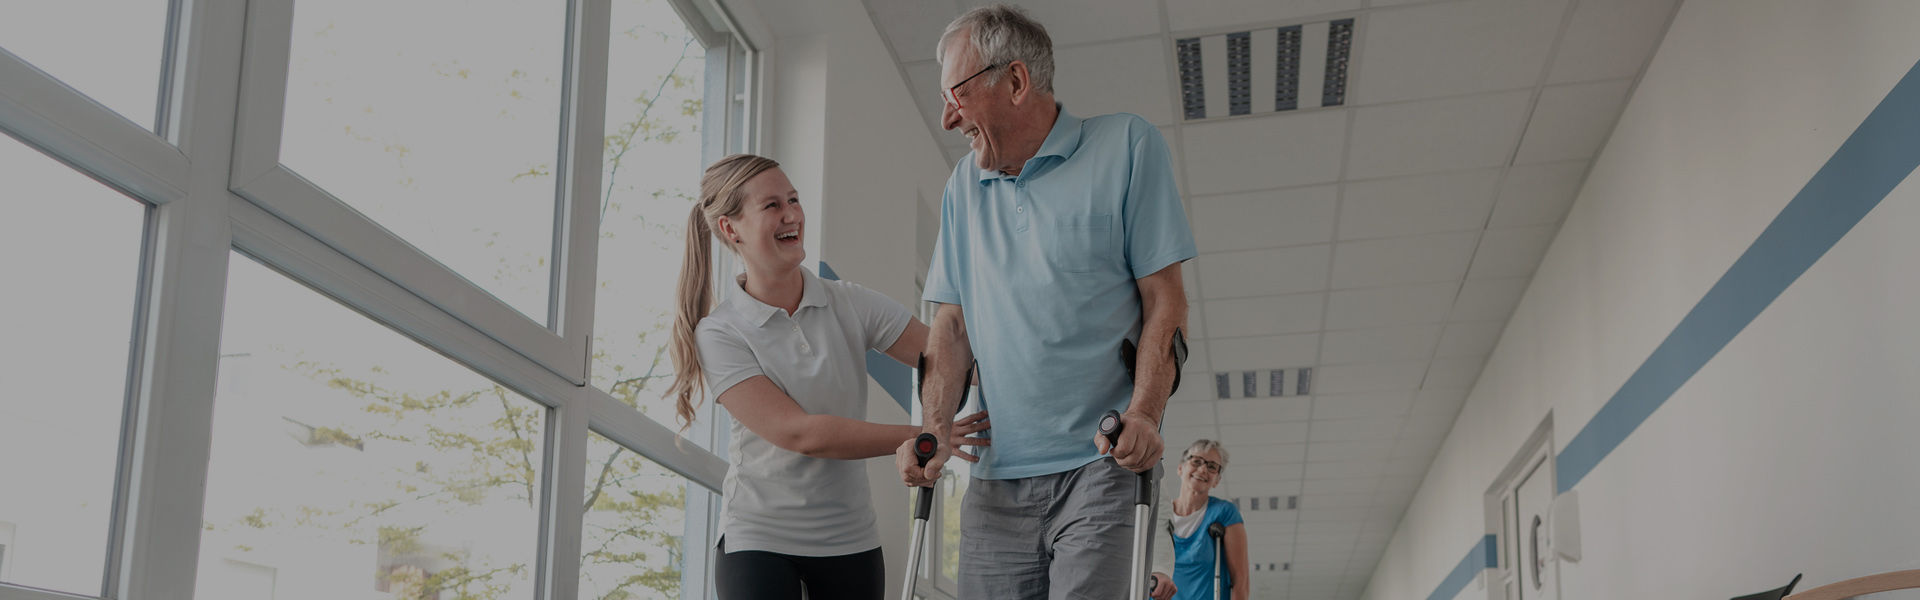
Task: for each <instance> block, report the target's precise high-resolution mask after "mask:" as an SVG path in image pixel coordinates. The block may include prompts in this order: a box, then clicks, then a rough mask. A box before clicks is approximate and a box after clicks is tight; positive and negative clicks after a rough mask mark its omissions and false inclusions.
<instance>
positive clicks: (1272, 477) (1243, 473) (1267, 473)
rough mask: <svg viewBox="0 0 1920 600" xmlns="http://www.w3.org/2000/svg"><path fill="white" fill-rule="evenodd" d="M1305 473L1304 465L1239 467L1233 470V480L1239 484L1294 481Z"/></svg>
mask: <svg viewBox="0 0 1920 600" xmlns="http://www.w3.org/2000/svg"><path fill="white" fill-rule="evenodd" d="M1305 472H1306V463H1286V464H1278V465H1240V466H1239V467H1236V468H1234V469H1233V480H1234V481H1240V482H1259V481H1294V480H1298V479H1301V477H1302V475H1303V474H1304V473H1305Z"/></svg>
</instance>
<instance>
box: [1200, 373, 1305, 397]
mask: <svg viewBox="0 0 1920 600" xmlns="http://www.w3.org/2000/svg"><path fill="white" fill-rule="evenodd" d="M1236 373H1237V374H1238V375H1239V380H1240V385H1239V388H1238V389H1239V392H1240V394H1239V396H1235V395H1234V390H1235V387H1234V385H1233V384H1234V379H1235V378H1234V375H1235V374H1236ZM1263 380H1264V381H1265V382H1266V385H1265V386H1264V387H1263V386H1262V385H1261V381H1263ZM1312 394H1313V367H1299V368H1294V369H1274V370H1271V371H1237V372H1229V373H1214V374H1213V396H1214V398H1217V399H1220V400H1226V399H1229V398H1235V397H1238V398H1261V397H1268V398H1272V397H1279V396H1307V395H1312Z"/></svg>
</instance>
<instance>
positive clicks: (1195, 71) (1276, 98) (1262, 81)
mask: <svg viewBox="0 0 1920 600" xmlns="http://www.w3.org/2000/svg"><path fill="white" fill-rule="evenodd" d="M1354 27H1355V21H1354V20H1353V19H1339V20H1335V21H1321V22H1319V23H1306V24H1302V25H1291V26H1287V27H1276V28H1273V29H1259V30H1254V31H1241V32H1237V33H1223V34H1219V35H1209V36H1202V37H1191V38H1182V39H1179V40H1176V41H1175V42H1174V54H1175V62H1176V63H1177V64H1178V66H1179V68H1180V108H1181V113H1182V116H1183V117H1184V118H1185V119H1186V120H1189V121H1193V120H1199V119H1209V118H1214V117H1225V116H1233V115H1246V114H1257V113H1267V112H1278V111H1288V110H1299V109H1303V108H1319V107H1322V106H1342V105H1345V104H1346V103H1347V72H1348V70H1349V69H1350V68H1351V66H1352V62H1353V61H1352V57H1353V38H1354ZM1269 92H1271V93H1272V94H1273V95H1272V96H1271V97H1272V98H1273V102H1272V103H1268V102H1267V101H1266V100H1265V98H1267V97H1268V96H1267V94H1268V93H1269Z"/></svg>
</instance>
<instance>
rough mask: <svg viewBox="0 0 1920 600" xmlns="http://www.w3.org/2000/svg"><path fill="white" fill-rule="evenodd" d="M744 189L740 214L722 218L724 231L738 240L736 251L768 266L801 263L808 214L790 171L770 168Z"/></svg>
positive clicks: (753, 262) (755, 263)
mask: <svg viewBox="0 0 1920 600" xmlns="http://www.w3.org/2000/svg"><path fill="white" fill-rule="evenodd" d="M740 193H741V194H743V195H744V196H745V199H744V200H742V201H741V203H740V214H738V215H730V216H724V217H720V219H719V221H720V222H719V226H720V231H721V233H723V234H725V235H726V237H727V238H729V239H731V240H737V242H735V243H734V245H733V248H734V251H736V252H739V253H740V256H741V258H742V259H744V260H746V262H747V264H748V265H750V266H753V267H759V268H761V269H768V270H776V271H777V270H783V269H785V268H792V267H797V266H799V265H800V263H801V262H802V261H804V260H806V258H807V250H806V247H805V246H804V245H803V241H804V240H805V235H806V224H807V215H806V212H805V211H803V210H802V209H801V208H800V193H799V192H797V191H795V190H794V189H793V182H792V181H789V180H788V179H787V174H786V173H783V172H781V171H780V169H778V168H773V169H767V170H766V172H763V173H761V174H759V175H755V176H753V178H752V179H748V180H747V183H746V184H744V185H742V186H740Z"/></svg>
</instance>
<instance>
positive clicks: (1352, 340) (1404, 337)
mask: <svg viewBox="0 0 1920 600" xmlns="http://www.w3.org/2000/svg"><path fill="white" fill-rule="evenodd" d="M1439 340H1440V326H1439V325H1415V326H1411V327H1391V328H1386V329H1348V330H1342V331H1330V332H1327V333H1326V341H1325V343H1323V344H1322V345H1321V348H1320V364H1323V365H1338V364H1347V363H1369V362H1395V361H1406V360H1424V359H1426V358H1427V357H1429V356H1432V355H1433V348H1434V344H1435V343H1436V342H1438V341H1439ZM1314 416H1315V417H1320V416H1323V415H1321V414H1319V413H1317V412H1316V413H1315V414H1314Z"/></svg>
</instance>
